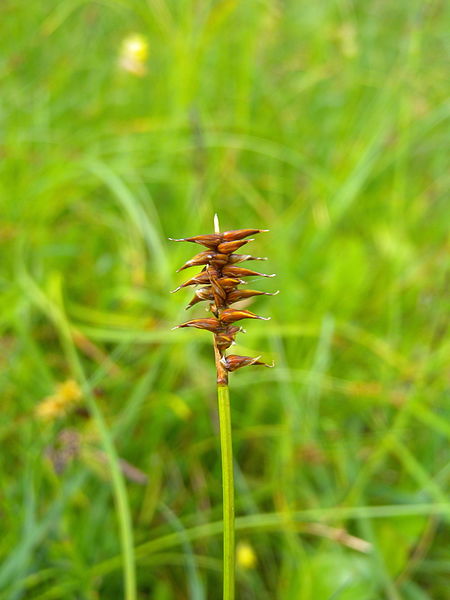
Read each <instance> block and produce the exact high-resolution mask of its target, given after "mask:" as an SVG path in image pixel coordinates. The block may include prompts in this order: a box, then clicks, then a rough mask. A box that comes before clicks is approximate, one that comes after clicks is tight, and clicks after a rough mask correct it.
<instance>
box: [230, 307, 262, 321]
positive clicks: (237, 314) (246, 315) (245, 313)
mask: <svg viewBox="0 0 450 600" xmlns="http://www.w3.org/2000/svg"><path fill="white" fill-rule="evenodd" d="M219 318H220V320H221V321H222V323H234V322H235V321H240V320H241V319H261V321H269V319H270V317H260V316H258V315H255V314H254V313H252V312H250V311H249V310H234V309H233V308H226V309H225V310H223V311H222V312H221V313H220V317H219Z"/></svg>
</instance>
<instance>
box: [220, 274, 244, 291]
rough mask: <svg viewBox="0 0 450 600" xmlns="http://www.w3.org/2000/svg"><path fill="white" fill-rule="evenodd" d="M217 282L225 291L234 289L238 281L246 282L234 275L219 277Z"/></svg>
mask: <svg viewBox="0 0 450 600" xmlns="http://www.w3.org/2000/svg"><path fill="white" fill-rule="evenodd" d="M219 283H220V286H221V287H222V289H224V290H225V291H226V292H228V291H230V290H232V289H234V288H235V287H236V286H237V285H239V284H240V283H247V282H246V281H243V280H242V279H237V278H236V277H221V278H220V279H219Z"/></svg>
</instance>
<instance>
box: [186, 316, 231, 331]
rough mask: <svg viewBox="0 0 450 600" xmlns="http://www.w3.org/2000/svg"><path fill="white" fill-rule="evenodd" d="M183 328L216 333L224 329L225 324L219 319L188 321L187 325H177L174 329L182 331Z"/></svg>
mask: <svg viewBox="0 0 450 600" xmlns="http://www.w3.org/2000/svg"><path fill="white" fill-rule="evenodd" d="M182 327H196V328H197V329H207V330H208V331H212V332H213V333H216V332H217V331H220V330H221V329H223V324H222V322H221V321H219V319H215V318H214V319H193V320H192V321H186V323H181V325H177V326H176V327H174V329H181V328H182Z"/></svg>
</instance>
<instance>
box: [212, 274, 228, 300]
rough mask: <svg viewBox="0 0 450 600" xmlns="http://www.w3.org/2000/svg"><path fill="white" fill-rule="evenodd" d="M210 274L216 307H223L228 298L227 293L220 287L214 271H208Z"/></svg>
mask: <svg viewBox="0 0 450 600" xmlns="http://www.w3.org/2000/svg"><path fill="white" fill-rule="evenodd" d="M208 273H209V280H210V282H211V288H212V292H213V296H214V302H215V304H216V307H222V306H224V303H225V300H226V298H227V293H226V291H225V290H224V289H223V287H222V286H221V285H220V283H219V280H218V279H217V277H216V274H215V273H214V271H213V270H212V269H208Z"/></svg>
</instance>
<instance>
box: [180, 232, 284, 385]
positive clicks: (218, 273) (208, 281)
mask: <svg viewBox="0 0 450 600" xmlns="http://www.w3.org/2000/svg"><path fill="white" fill-rule="evenodd" d="M264 231H267V229H236V230H232V231H224V232H223V233H220V232H219V231H216V232H215V233H213V234H208V235H197V236H194V237H189V238H182V239H175V240H173V241H175V242H193V243H195V244H200V245H203V246H206V248H207V250H204V251H203V252H200V253H199V254H196V255H195V256H194V257H193V258H192V259H191V260H188V261H187V262H186V263H185V264H184V265H183V266H182V267H181V268H180V269H178V271H183V270H184V269H188V268H189V267H195V266H201V267H203V268H202V270H201V272H200V273H198V274H197V275H196V276H195V277H192V278H191V279H188V280H187V281H185V282H184V283H182V284H181V285H179V286H178V287H177V288H176V289H175V290H174V292H176V291H178V290H180V289H181V288H184V287H188V286H197V285H199V286H203V287H200V288H199V289H197V290H195V293H194V294H195V295H194V297H193V298H192V300H191V301H190V302H189V304H188V306H187V307H186V308H190V307H192V306H194V305H195V304H198V303H199V302H203V301H209V302H210V304H209V310H210V312H211V313H212V316H211V317H206V318H201V319H192V320H190V321H186V322H185V323H182V324H181V325H177V327H174V329H178V328H184V327H194V328H197V329H205V330H207V331H210V332H212V333H213V334H214V348H215V354H216V367H217V382H218V383H219V384H226V383H227V381H228V373H229V372H231V371H236V370H237V369H240V368H241V367H245V366H251V365H264V366H266V367H269V366H273V365H267V364H265V363H263V362H261V361H260V360H259V358H260V357H259V356H258V357H256V358H251V357H249V356H239V355H236V354H229V355H228V356H227V355H226V354H225V352H226V350H227V349H228V348H229V347H230V346H232V345H233V344H234V343H235V338H236V334H237V333H238V332H239V331H242V328H241V327H238V326H237V325H234V323H235V322H236V321H240V320H242V319H261V320H268V318H266V317H260V316H258V315H256V314H254V313H252V312H250V311H249V310H240V309H234V308H230V305H231V304H233V303H235V302H238V301H239V300H243V299H246V298H251V297H253V296H263V295H264V296H274V295H275V294H277V293H278V292H273V293H271V292H261V291H258V290H242V289H239V288H238V286H239V285H240V284H243V283H245V281H243V280H242V279H241V277H253V276H255V277H256V276H260V277H274V275H266V274H265V273H259V272H258V271H252V270H250V269H244V268H241V267H237V266H234V265H236V264H237V263H241V262H244V261H247V260H266V259H265V258H260V257H257V256H252V255H250V254H234V252H235V251H236V250H238V249H239V248H241V247H242V246H244V245H245V244H247V243H249V242H253V241H254V240H253V239H245V238H248V237H249V236H253V235H256V234H257V233H262V232H264ZM169 239H172V238H169Z"/></svg>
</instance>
